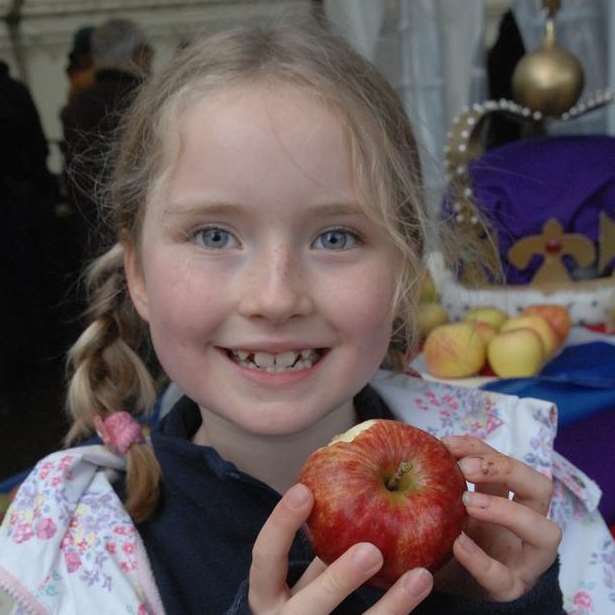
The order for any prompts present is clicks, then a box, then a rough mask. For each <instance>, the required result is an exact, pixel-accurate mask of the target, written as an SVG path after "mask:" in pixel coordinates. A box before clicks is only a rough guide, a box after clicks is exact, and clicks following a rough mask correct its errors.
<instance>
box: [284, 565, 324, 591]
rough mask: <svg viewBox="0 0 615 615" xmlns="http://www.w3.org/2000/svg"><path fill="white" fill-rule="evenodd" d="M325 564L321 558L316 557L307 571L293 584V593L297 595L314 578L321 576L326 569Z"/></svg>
mask: <svg viewBox="0 0 615 615" xmlns="http://www.w3.org/2000/svg"><path fill="white" fill-rule="evenodd" d="M326 567H327V564H325V563H324V562H323V561H322V560H321V559H320V558H318V557H315V558H314V559H313V560H312V561H311V562H310V565H309V566H308V567H307V568H306V569H305V572H304V573H303V574H302V575H301V577H300V578H299V580H298V581H297V582H296V583H295V584H294V585H293V587H292V589H291V590H290V593H291V595H293V596H294V595H295V594H296V593H297V592H299V591H301V590H302V589H303V588H304V587H306V586H308V585H309V584H310V583H311V582H312V581H313V580H314V579H316V578H317V577H319V576H320V575H321V574H322V573H323V572H324V571H325V569H326Z"/></svg>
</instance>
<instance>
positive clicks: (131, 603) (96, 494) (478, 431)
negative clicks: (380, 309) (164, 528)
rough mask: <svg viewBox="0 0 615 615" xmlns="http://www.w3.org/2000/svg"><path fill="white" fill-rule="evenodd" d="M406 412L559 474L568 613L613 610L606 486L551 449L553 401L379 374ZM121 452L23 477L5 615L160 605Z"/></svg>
mask: <svg viewBox="0 0 615 615" xmlns="http://www.w3.org/2000/svg"><path fill="white" fill-rule="evenodd" d="M371 384H372V385H373V386H374V388H375V389H376V390H377V391H378V393H379V394H380V395H381V396H382V398H383V399H384V401H385V402H386V403H387V404H388V406H389V407H390V409H391V411H392V412H393V413H394V414H395V415H396V416H397V417H398V418H399V419H400V420H404V421H407V422H409V423H412V424H413V425H416V426H418V427H421V428H423V429H426V430H427V431H429V432H431V433H433V434H434V435H436V436H438V437H443V436H446V435H450V434H461V433H467V434H472V435H475V436H477V437H480V438H482V439H484V440H486V441H487V442H489V443H490V444H491V445H492V446H493V447H495V448H496V449H498V450H500V451H501V452H503V453H505V454H507V455H512V456H514V457H516V458H518V459H521V460H523V461H524V462H525V463H528V464H529V465H531V466H533V467H534V468H536V469H537V470H539V471H540V472H543V473H544V474H546V475H547V476H551V477H552V478H553V479H554V484H555V494H554V498H553V501H552V506H551V517H552V518H553V519H554V520H555V521H556V522H557V523H558V524H559V525H560V526H561V527H562V529H563V536H564V537H563V540H562V544H561V546H560V563H561V568H560V585H561V587H562V592H563V594H564V600H565V608H566V611H567V612H568V613H569V615H589V614H597V615H602V614H606V613H612V612H615V544H614V542H613V539H612V537H611V534H610V533H609V531H608V528H607V527H606V524H605V523H604V521H603V519H602V518H601V516H600V514H599V512H598V510H597V506H598V502H599V499H600V490H599V489H598V487H597V486H596V485H595V484H594V483H593V482H592V481H591V480H590V479H589V478H588V477H587V476H585V475H584V474H583V473H582V472H581V471H580V470H578V469H577V468H575V467H574V466H572V465H571V464H570V463H568V462H567V461H566V460H565V459H563V458H562V457H561V456H560V455H558V454H557V453H556V452H554V451H553V440H554V437H555V432H556V424H557V411H556V409H555V408H554V407H553V406H552V405H551V404H549V403H547V402H544V401H540V400H534V399H519V398H516V397H513V396H509V395H500V394H497V393H491V392H485V391H480V390H477V389H467V388H461V387H455V386H450V385H444V384H438V383H433V382H427V381H422V380H419V379H417V378H412V377H408V376H404V375H391V374H390V373H389V372H384V371H383V372H380V373H379V374H378V375H377V376H376V378H375V379H374V380H373V381H372V382H371ZM123 469H124V461H123V459H121V458H119V457H117V456H115V455H113V454H112V453H110V452H109V451H107V449H105V448H104V447H102V446H97V445H95V446H89V447H81V448H75V449H70V450H66V451H61V452H58V453H54V454H52V455H50V456H49V457H46V458H45V459H43V460H42V461H40V462H39V463H38V464H37V465H36V467H35V468H34V470H33V471H32V472H31V474H30V475H29V477H28V478H27V480H26V481H25V482H24V484H23V485H22V486H21V488H20V490H19V491H18V493H17V496H16V498H15V500H14V502H13V504H12V505H11V508H10V509H9V510H8V512H7V514H6V517H5V519H4V522H3V525H2V526H1V527H0V615H5V614H10V615H23V614H25V613H36V614H41V615H42V614H49V613H54V614H55V613H59V614H61V615H64V614H66V615H68V614H69V613H70V614H72V613H89V612H91V610H92V605H94V604H95V605H96V610H97V611H98V613H99V614H100V615H106V614H113V615H117V614H120V613H126V614H131V615H146V614H151V615H159V614H160V615H161V614H163V613H164V609H163V607H162V604H161V601H160V597H159V594H158V590H157V588H156V584H155V581H154V579H153V576H152V573H151V569H150V566H149V563H148V560H147V555H146V552H145V548H144V546H143V543H142V541H141V538H140V537H139V535H138V533H137V531H136V529H135V527H134V525H133V523H132V521H131V519H130V517H129V516H128V514H127V513H126V511H125V510H124V508H123V506H122V504H121V502H120V500H119V499H118V497H117V496H116V494H115V491H114V490H113V488H112V486H111V482H112V480H113V477H114V475H115V474H116V473H117V472H118V471H122V470H123Z"/></svg>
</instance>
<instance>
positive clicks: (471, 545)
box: [457, 532, 478, 553]
mask: <svg viewBox="0 0 615 615" xmlns="http://www.w3.org/2000/svg"><path fill="white" fill-rule="evenodd" d="M457 542H459V545H460V546H461V548H462V549H463V550H464V551H467V552H468V553H472V552H473V551H476V550H477V548H478V547H477V544H476V543H475V542H474V541H473V540H472V539H471V538H470V537H469V536H468V535H467V534H466V533H465V532H461V534H459V536H458V537H457Z"/></svg>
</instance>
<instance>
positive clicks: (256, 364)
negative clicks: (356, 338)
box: [224, 348, 327, 374]
mask: <svg viewBox="0 0 615 615" xmlns="http://www.w3.org/2000/svg"><path fill="white" fill-rule="evenodd" d="M224 350H225V352H226V355H227V356H228V358H229V359H231V361H233V362H234V363H236V364H237V365H239V366H240V367H245V368H247V369H253V370H256V371H260V372H267V373H269V374H281V373H286V372H296V371H299V370H302V369H310V368H311V367H313V366H314V365H316V364H317V363H318V362H319V361H320V360H321V359H322V358H323V356H324V355H325V354H326V353H327V349H326V348H310V349H306V350H288V351H286V352H281V353H278V354H271V353H268V352H251V351H248V350H231V349H228V348H225V349H224Z"/></svg>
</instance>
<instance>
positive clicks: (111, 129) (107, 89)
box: [60, 69, 141, 259]
mask: <svg viewBox="0 0 615 615" xmlns="http://www.w3.org/2000/svg"><path fill="white" fill-rule="evenodd" d="M140 84H141V79H140V78H138V77H136V76H135V75H133V74H131V73H128V72H124V71H120V70H114V69H103V70H98V71H96V73H95V79H94V84H93V85H92V86H90V87H88V88H85V89H83V90H81V91H80V92H78V93H77V94H75V96H73V97H72V98H71V100H70V101H69V103H68V104H67V105H66V107H64V109H63V110H62V113H61V116H60V117H61V120H62V126H63V130H64V156H65V185H66V193H67V200H68V203H69V205H71V206H72V208H73V210H74V211H75V212H76V214H77V225H76V226H77V229H76V232H77V233H79V234H80V236H81V237H80V238H81V254H82V259H87V258H88V257H90V256H92V255H93V249H94V245H93V244H94V241H93V240H94V239H95V231H96V229H97V226H98V223H99V216H98V213H97V211H98V199H99V198H100V186H101V185H102V183H103V182H104V181H105V180H106V179H107V178H108V174H107V173H106V169H108V160H107V152H108V147H109V145H110V142H111V140H112V138H113V136H114V133H115V131H116V129H117V127H118V124H119V120H120V118H121V115H122V113H123V112H124V111H125V110H126V109H127V108H128V106H129V105H130V103H131V102H132V100H133V98H134V95H135V94H136V91H137V89H138V87H139V85H140Z"/></svg>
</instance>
